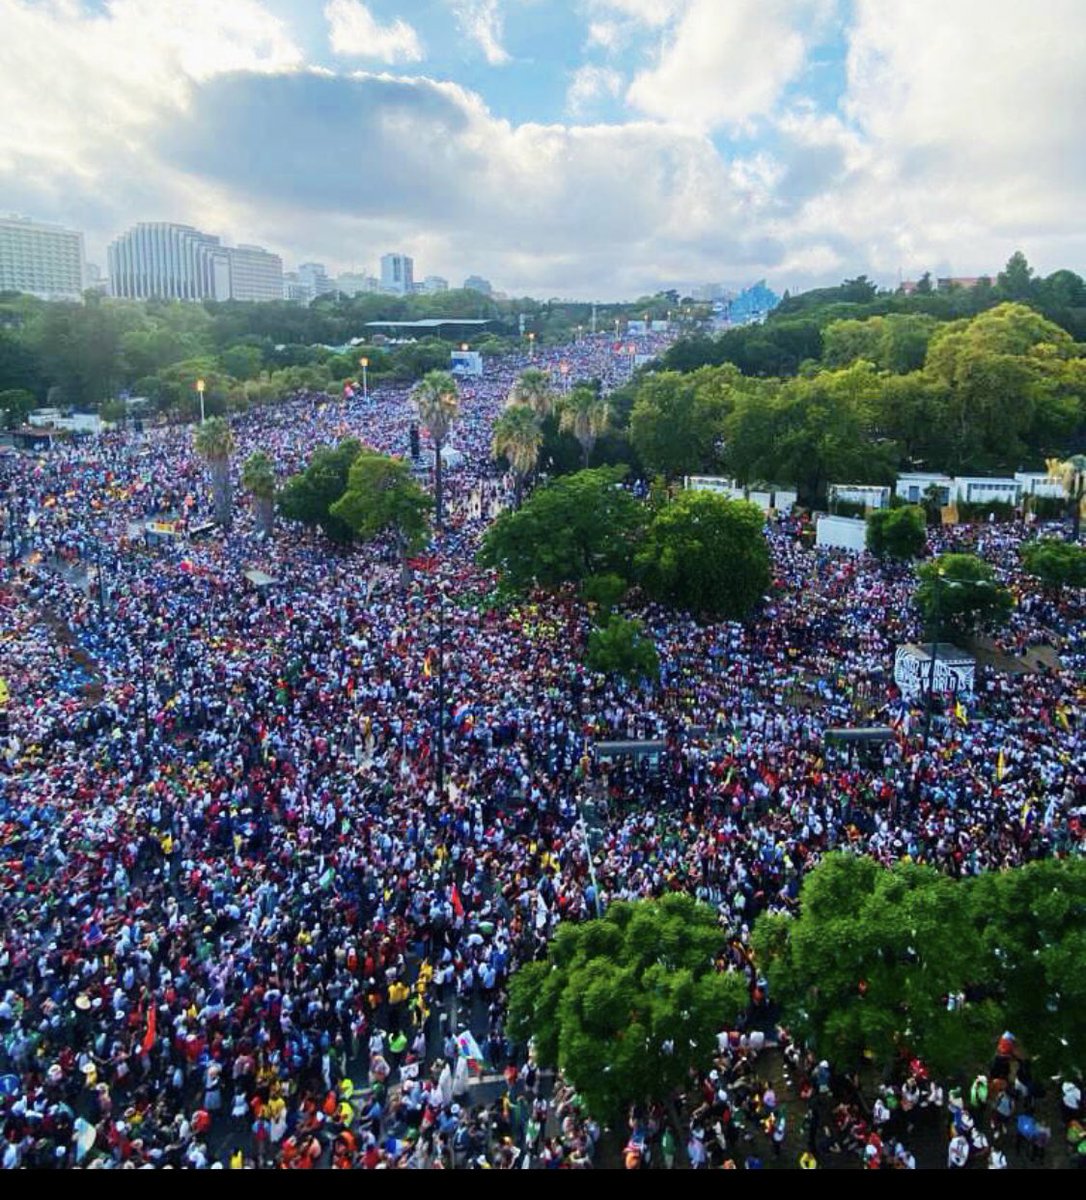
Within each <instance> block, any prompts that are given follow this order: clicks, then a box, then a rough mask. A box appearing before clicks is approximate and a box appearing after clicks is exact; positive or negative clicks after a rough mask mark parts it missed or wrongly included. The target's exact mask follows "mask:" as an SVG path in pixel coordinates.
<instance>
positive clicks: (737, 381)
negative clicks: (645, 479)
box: [612, 304, 1086, 504]
mask: <svg viewBox="0 0 1086 1200" xmlns="http://www.w3.org/2000/svg"><path fill="white" fill-rule="evenodd" d="M888 320H889V318H886V319H883V318H875V319H874V321H875V322H876V328H872V329H867V328H857V329H856V330H851V331H846V332H848V333H849V341H850V347H849V348H848V349H845V348H844V342H845V339H844V338H842V339H841V340H840V343H839V344H840V345H841V347H842V349H841V352H840V354H838V355H836V356H835V357H834V359H833V361H832V365H824V366H822V365H820V366H815V367H812V369H811V370H809V371H805V372H804V373H802V374H800V375H798V376H796V377H795V378H791V379H783V380H782V379H776V378H760V377H755V376H751V375H745V374H743V373H742V372H741V371H740V369H739V368H738V367H736V366H735V365H734V364H731V363H727V364H724V365H723V366H717V367H701V368H699V369H697V370H694V371H691V372H679V371H673V370H664V371H661V372H658V373H655V374H650V375H646V376H644V377H642V378H641V379H640V380H639V381H638V382H637V383H636V384H635V385H634V386H633V387H632V388H631V389H630V390H629V391H628V392H625V393H624V394H620V395H618V396H615V397H612V402H613V409H614V412H615V414H616V418H617V420H618V421H619V422H620V432H621V434H622V436H624V437H625V438H626V439H627V441H628V452H627V457H628V459H629V461H631V462H632V463H633V464H634V465H635V468H636V469H640V470H641V471H643V472H645V473H647V474H649V475H652V474H656V473H660V474H663V475H665V476H667V477H669V478H676V477H679V476H682V475H687V474H700V473H725V474H728V475H732V476H734V477H735V478H736V479H738V480H739V481H740V482H741V483H743V484H754V483H757V482H769V483H785V484H794V485H796V487H797V488H798V491H799V494H800V500H801V502H803V503H806V504H813V503H815V502H818V501H821V500H822V499H823V498H824V496H825V492H826V488H827V486H828V484H829V483H830V482H855V483H887V482H890V481H892V479H893V478H894V477H895V475H896V472H897V471H898V470H899V469H900V468H901V467H902V466H903V465H904V464H912V465H916V464H920V463H922V464H923V465H924V466H925V467H926V468H928V469H937V470H945V471H948V472H950V473H953V474H963V473H969V472H974V471H975V472H978V473H979V472H986V471H991V470H996V469H1008V470H1009V469H1019V468H1021V467H1022V466H1023V465H1024V464H1034V465H1037V466H1039V465H1040V464H1041V463H1042V462H1043V461H1044V460H1045V459H1047V458H1049V457H1053V456H1056V457H1059V458H1063V456H1064V453H1065V451H1066V448H1067V447H1068V446H1069V445H1071V444H1073V443H1074V442H1075V440H1076V439H1077V438H1079V437H1080V436H1081V434H1082V431H1083V429H1084V428H1086V358H1084V357H1083V356H1082V348H1081V347H1080V346H1078V345H1076V344H1075V343H1074V342H1073V341H1072V339H1071V337H1070V336H1069V335H1068V334H1067V333H1066V331H1064V330H1063V329H1061V328H1060V327H1059V326H1057V325H1055V324H1054V323H1052V322H1051V321H1048V320H1046V319H1045V318H1044V317H1042V316H1041V315H1040V314H1038V313H1037V312H1035V311H1034V310H1033V309H1030V308H1028V307H1025V306H1024V305H1020V304H1003V305H1000V306H998V307H996V308H993V309H990V310H988V311H987V312H984V313H983V314H981V315H980V316H977V317H974V318H971V319H968V320H962V321H954V322H949V323H944V324H941V325H935V326H933V328H932V329H931V330H930V333H925V334H924V337H926V338H927V340H926V342H925V344H924V347H923V358H922V362H921V365H920V366H919V367H918V368H917V369H912V370H909V371H907V372H905V373H895V372H894V371H893V370H891V369H890V368H888V367H886V366H885V365H882V366H880V365H879V360H880V359H882V360H883V361H884V360H885V355H884V354H883V351H881V350H879V349H878V345H879V344H882V343H884V342H885V341H886V336H887V335H886V322H887V321H888ZM908 320H909V321H911V322H913V323H914V324H915V323H916V321H917V318H908ZM852 324H853V325H855V326H857V327H861V326H863V327H866V326H867V325H870V324H871V322H870V321H865V322H853V323H852ZM898 333H901V331H900V330H898ZM895 336H897V335H896V334H895ZM904 337H905V335H904V334H902V338H903V339H904ZM905 340H907V339H905ZM867 354H870V355H871V356H872V357H871V358H869V357H866V355H867ZM846 359H847V360H848V361H845V360H846ZM665 364H666V356H665ZM626 414H628V416H626ZM624 419H625V424H624V425H623V424H621V422H623V420H624Z"/></svg>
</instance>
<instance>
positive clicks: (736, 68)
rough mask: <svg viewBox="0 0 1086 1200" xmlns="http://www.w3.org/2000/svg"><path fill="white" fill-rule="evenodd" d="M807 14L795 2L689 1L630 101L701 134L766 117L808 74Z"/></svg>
mask: <svg viewBox="0 0 1086 1200" xmlns="http://www.w3.org/2000/svg"><path fill="white" fill-rule="evenodd" d="M612 2H613V0H612ZM809 9H810V5H809V4H808V3H806V2H799V3H797V0H728V3H726V4H725V3H722V2H721V0H690V3H689V4H688V5H687V7H686V8H685V9H684V10H683V12H682V14H681V16H680V18H679V20H678V22H677V24H676V25H675V27H674V29H673V30H672V31H671V32H670V33H668V34H667V35H665V38H664V41H663V43H662V46H661V49H660V53H659V56H658V58H657V60H656V62H655V64H654V65H653V66H651V67H649V68H647V69H646V70H644V71H641V72H640V73H639V74H638V75H636V76H635V77H634V80H633V82H632V83H631V84H630V88H629V91H628V92H627V100H628V101H629V103H630V104H631V105H632V106H633V107H634V108H637V109H639V110H640V111H641V112H644V113H646V114H648V115H649V116H653V117H658V118H661V119H663V120H667V121H674V122H676V123H679V124H683V125H689V126H692V127H694V128H699V129H711V128H716V127H718V126H723V125H739V124H742V123H744V122H746V121H748V120H750V119H751V118H753V117H758V116H762V115H764V114H766V113H769V112H770V111H771V110H772V109H773V107H774V105H775V104H776V101H777V99H778V97H779V96H780V94H781V92H782V90H783V89H784V87H785V86H786V85H787V84H788V83H789V82H790V81H791V80H792V79H794V78H795V77H796V76H797V75H798V74H799V72H800V70H801V69H802V67H803V63H804V54H805V38H804V34H803V32H802V29H801V23H802V21H803V20H804V19H805V18H806V17H807V16H808V15H809Z"/></svg>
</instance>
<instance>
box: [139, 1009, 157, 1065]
mask: <svg viewBox="0 0 1086 1200" xmlns="http://www.w3.org/2000/svg"><path fill="white" fill-rule="evenodd" d="M157 1018H158V1009H157V1008H156V1007H155V1005H154V1004H152V1005H151V1011H150V1012H149V1013H148V1014H147V1032H146V1033H145V1034H144V1035H143V1041H142V1042H141V1043H140V1049H141V1050H142V1051H143V1053H144V1054H150V1053H151V1050H152V1049H153V1047H154V1044H155V1027H156V1025H157V1023H158V1020H157Z"/></svg>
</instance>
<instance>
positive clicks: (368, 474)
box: [329, 450, 431, 578]
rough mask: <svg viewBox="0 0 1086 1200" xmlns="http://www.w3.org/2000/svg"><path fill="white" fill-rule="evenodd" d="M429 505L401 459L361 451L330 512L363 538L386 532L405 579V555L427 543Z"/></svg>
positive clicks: (366, 538)
mask: <svg viewBox="0 0 1086 1200" xmlns="http://www.w3.org/2000/svg"><path fill="white" fill-rule="evenodd" d="M430 507H431V501H430V497H429V496H428V495H427V494H426V493H425V492H424V491H423V490H422V488H420V487H419V485H418V484H417V483H416V482H415V481H414V479H413V478H412V477H411V468H410V467H409V466H408V465H407V463H406V462H404V460H403V459H402V458H389V457H388V456H387V455H384V454H377V453H374V452H372V451H369V450H363V451H362V452H361V453H360V454H359V455H358V456H357V457H356V458H355V460H354V462H353V463H352V464H351V470H350V474H349V475H348V478H347V490H346V491H345V492H344V493H343V495H342V496H341V497H340V498H339V499H338V500H337V501H336V502H335V504H333V505H332V506H331V508H330V509H329V512H330V514H331V515H332V516H333V517H335V518H336V519H338V520H340V521H342V522H343V523H344V524H345V525H347V526H348V528H349V529H350V530H351V532H352V533H354V534H355V535H356V536H357V537H359V538H361V539H362V541H370V540H371V539H372V538H375V537H378V536H380V535H381V534H388V535H389V536H390V537H391V538H392V540H393V542H394V543H395V545H396V549H397V551H398V553H399V556H400V563H401V565H402V566H403V569H404V574H405V578H406V571H407V567H406V563H407V557H408V555H410V554H413V553H416V552H417V551H419V550H421V549H422V547H423V546H425V545H426V539H427V537H428V535H429V530H430V526H429V522H428V520H427V513H428V512H429V510H430Z"/></svg>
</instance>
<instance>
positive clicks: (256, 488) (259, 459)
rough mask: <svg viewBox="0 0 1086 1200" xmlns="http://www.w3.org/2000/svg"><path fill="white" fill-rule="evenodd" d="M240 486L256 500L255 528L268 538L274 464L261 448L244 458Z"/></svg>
mask: <svg viewBox="0 0 1086 1200" xmlns="http://www.w3.org/2000/svg"><path fill="white" fill-rule="evenodd" d="M241 486H242V487H243V488H245V490H246V491H247V492H249V493H251V495H252V497H253V500H254V501H256V524H257V529H259V531H260V532H261V533H262V534H263V535H264V536H265V537H266V538H270V537H271V533H272V522H273V521H274V519H275V507H274V505H275V466H274V464H273V463H272V460H271V459H270V458H269V457H268V456H267V455H266V454H265V453H264V451H263V450H257V451H256V453H254V454H250V455H249V457H248V458H247V459H246V460H245V466H244V467H243V468H242V472H241Z"/></svg>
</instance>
